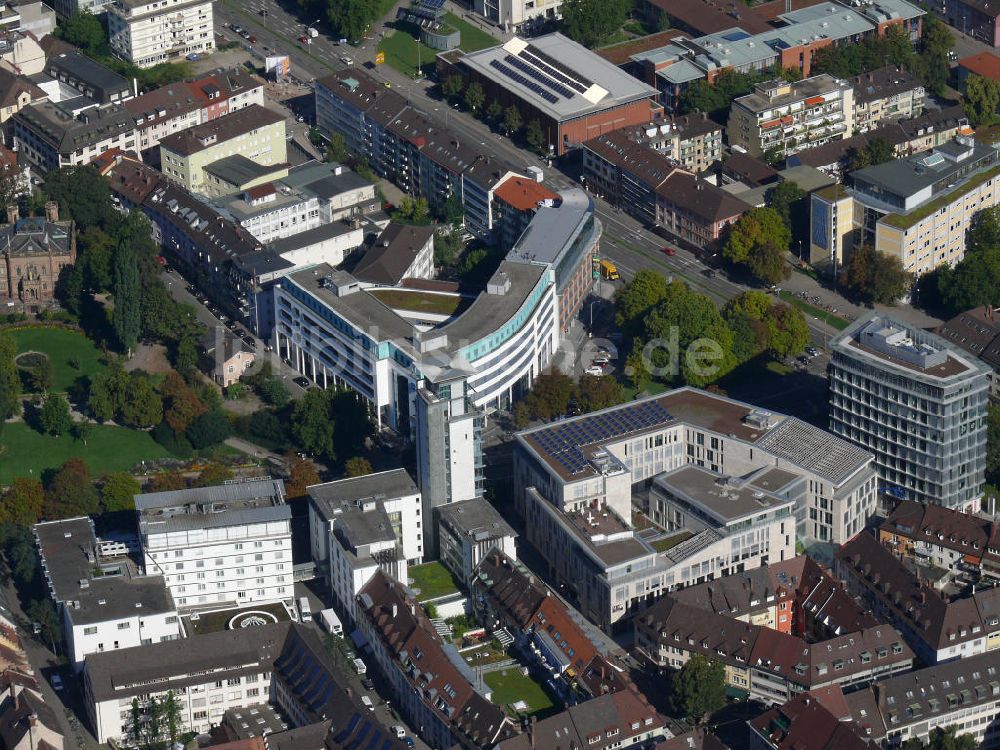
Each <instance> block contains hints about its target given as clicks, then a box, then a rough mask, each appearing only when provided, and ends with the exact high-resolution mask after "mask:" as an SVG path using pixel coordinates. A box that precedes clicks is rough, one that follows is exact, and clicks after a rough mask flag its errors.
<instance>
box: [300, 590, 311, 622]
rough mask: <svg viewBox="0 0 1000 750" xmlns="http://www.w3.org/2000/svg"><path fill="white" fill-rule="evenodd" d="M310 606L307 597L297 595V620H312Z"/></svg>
mask: <svg viewBox="0 0 1000 750" xmlns="http://www.w3.org/2000/svg"><path fill="white" fill-rule="evenodd" d="M312 619H313V616H312V608H310V606H309V597H307V596H300V597H299V620H301V621H302V622H312Z"/></svg>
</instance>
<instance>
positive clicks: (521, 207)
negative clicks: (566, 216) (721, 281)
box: [494, 177, 559, 211]
mask: <svg viewBox="0 0 1000 750" xmlns="http://www.w3.org/2000/svg"><path fill="white" fill-rule="evenodd" d="M494 195H496V197H497V198H498V199H499V200H502V201H503V202H504V203H507V204H509V205H511V206H513V207H514V208H516V209H517V210H518V211H532V210H534V209H535V208H537V207H538V204H539V203H541V202H542V201H545V200H552V201H555V200H559V196H558V195H557V194H556V193H553V192H552V191H551V190H549V189H548V188H547V187H545V186H544V185H543V184H542V183H540V182H535V181H534V180H529V179H528V178H527V177H508V178H507V179H506V180H504V182H503V183H501V184H500V186H499V187H498V188H497V189H496V190H495V191H494Z"/></svg>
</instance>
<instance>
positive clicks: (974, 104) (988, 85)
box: [962, 75, 1000, 128]
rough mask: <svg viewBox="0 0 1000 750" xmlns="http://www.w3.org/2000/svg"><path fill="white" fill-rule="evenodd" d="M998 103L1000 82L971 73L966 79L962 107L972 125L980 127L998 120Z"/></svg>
mask: <svg viewBox="0 0 1000 750" xmlns="http://www.w3.org/2000/svg"><path fill="white" fill-rule="evenodd" d="M998 105H1000V82H997V81H995V80H993V79H992V78H984V77H983V76H978V75H970V76H969V77H968V78H966V79H965V92H964V93H963V94H962V109H963V110H965V115H966V117H968V118H969V124H970V125H971V126H972V127H974V128H980V127H983V126H984V125H992V124H993V123H994V122H996V119H997V106H998Z"/></svg>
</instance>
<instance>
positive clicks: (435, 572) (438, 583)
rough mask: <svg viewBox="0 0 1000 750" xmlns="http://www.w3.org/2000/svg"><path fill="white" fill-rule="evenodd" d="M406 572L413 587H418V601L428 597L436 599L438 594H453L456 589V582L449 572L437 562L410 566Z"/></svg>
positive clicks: (425, 599)
mask: <svg viewBox="0 0 1000 750" xmlns="http://www.w3.org/2000/svg"><path fill="white" fill-rule="evenodd" d="M407 573H408V574H409V576H410V579H411V580H412V581H413V584H412V586H413V588H414V589H420V592H419V593H418V594H417V600H418V601H421V602H426V601H427V600H429V599H437V598H438V597H439V596H445V595H446V594H454V593H455V592H457V591H458V582H457V581H455V579H454V578H453V577H452V575H451V572H449V570H448V569H447V568H446V567H445V566H444V565H442V564H441V563H439V562H429V563H424V564H423V565H414V566H411V567H410V568H408V569H407Z"/></svg>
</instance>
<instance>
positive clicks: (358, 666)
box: [354, 659, 368, 674]
mask: <svg viewBox="0 0 1000 750" xmlns="http://www.w3.org/2000/svg"><path fill="white" fill-rule="evenodd" d="M354 671H355V672H357V673H358V674H367V673H368V667H366V666H365V663H364V662H363V661H361V659H355V660H354Z"/></svg>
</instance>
